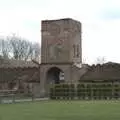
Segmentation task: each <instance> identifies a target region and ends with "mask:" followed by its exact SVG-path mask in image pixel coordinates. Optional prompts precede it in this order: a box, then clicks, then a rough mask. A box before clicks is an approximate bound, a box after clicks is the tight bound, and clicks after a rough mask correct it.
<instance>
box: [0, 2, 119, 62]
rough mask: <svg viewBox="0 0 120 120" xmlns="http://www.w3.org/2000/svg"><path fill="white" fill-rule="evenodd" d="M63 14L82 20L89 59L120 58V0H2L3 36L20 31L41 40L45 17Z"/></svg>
mask: <svg viewBox="0 0 120 120" xmlns="http://www.w3.org/2000/svg"><path fill="white" fill-rule="evenodd" d="M59 18H73V19H76V20H79V21H80V22H81V23H82V48H83V50H82V53H83V59H84V61H85V62H87V63H94V62H95V61H96V59H97V58H98V57H105V59H106V61H113V62H120V54H119V51H120V1H119V0H0V36H6V35H11V34H12V33H16V34H17V35H18V36H21V37H24V38H26V39H28V40H30V41H35V42H39V43H40V41H41V36H40V29H41V24H40V23H41V20H46V19H59Z"/></svg>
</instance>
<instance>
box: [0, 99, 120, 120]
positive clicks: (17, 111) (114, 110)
mask: <svg viewBox="0 0 120 120" xmlns="http://www.w3.org/2000/svg"><path fill="white" fill-rule="evenodd" d="M0 120H120V101H108V102H107V101H61V102H59V101H41V102H33V103H32V102H28V103H17V104H1V105H0Z"/></svg>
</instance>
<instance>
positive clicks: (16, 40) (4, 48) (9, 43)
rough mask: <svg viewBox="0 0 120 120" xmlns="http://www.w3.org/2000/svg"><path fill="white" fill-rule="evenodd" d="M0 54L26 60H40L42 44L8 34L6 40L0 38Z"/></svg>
mask: <svg viewBox="0 0 120 120" xmlns="http://www.w3.org/2000/svg"><path fill="white" fill-rule="evenodd" d="M0 55H1V56H2V57H3V58H6V57H7V58H10V57H11V58H12V59H16V60H24V61H27V60H31V59H34V60H36V61H38V62H39V60H40V59H39V58H40V46H39V44H38V43H32V42H30V41H28V40H26V39H23V38H21V37H17V36H16V35H13V36H8V37H7V39H6V40H4V39H1V40H0Z"/></svg>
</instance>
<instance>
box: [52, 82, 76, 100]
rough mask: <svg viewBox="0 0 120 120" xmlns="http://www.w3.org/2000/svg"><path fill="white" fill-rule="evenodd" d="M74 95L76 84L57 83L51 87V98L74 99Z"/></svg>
mask: <svg viewBox="0 0 120 120" xmlns="http://www.w3.org/2000/svg"><path fill="white" fill-rule="evenodd" d="M74 96H75V88H74V84H57V85H53V86H51V87H50V98H51V99H73V98H74Z"/></svg>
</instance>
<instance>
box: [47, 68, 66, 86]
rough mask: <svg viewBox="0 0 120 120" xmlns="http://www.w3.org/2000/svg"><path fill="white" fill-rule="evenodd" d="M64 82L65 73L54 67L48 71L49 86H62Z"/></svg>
mask: <svg viewBox="0 0 120 120" xmlns="http://www.w3.org/2000/svg"><path fill="white" fill-rule="evenodd" d="M63 82H64V72H63V71H62V70H61V69H59V68H57V67H52V68H50V69H49V70H48V71H47V84H60V83H63Z"/></svg>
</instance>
